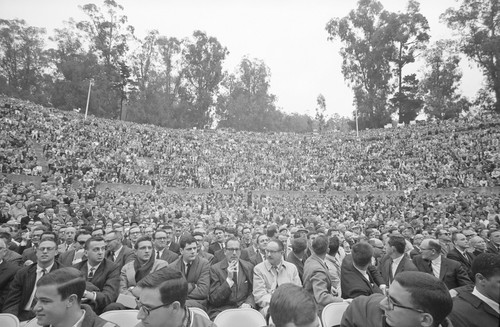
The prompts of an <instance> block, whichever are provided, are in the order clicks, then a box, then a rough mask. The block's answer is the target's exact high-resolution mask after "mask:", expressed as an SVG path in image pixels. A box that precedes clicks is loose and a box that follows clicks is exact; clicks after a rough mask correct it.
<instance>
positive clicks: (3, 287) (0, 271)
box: [0, 260, 19, 312]
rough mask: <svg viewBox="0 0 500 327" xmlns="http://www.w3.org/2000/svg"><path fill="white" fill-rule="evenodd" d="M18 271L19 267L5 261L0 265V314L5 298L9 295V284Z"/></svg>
mask: <svg viewBox="0 0 500 327" xmlns="http://www.w3.org/2000/svg"><path fill="white" fill-rule="evenodd" d="M18 270H19V265H18V264H17V263H14V262H8V261H5V260H3V261H2V263H0V312H2V308H3V304H4V302H5V298H6V297H7V295H8V293H9V284H10V283H11V282H12V280H13V279H14V276H15V275H16V272H17V271H18Z"/></svg>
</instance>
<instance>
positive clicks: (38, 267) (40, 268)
mask: <svg viewBox="0 0 500 327" xmlns="http://www.w3.org/2000/svg"><path fill="white" fill-rule="evenodd" d="M53 265H54V262H52V264H51V265H50V266H48V267H47V268H42V267H40V266H39V265H36V272H37V273H41V272H42V270H43V269H45V271H46V272H47V273H48V272H50V270H51V269H52V266H53Z"/></svg>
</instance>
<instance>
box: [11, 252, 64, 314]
mask: <svg viewBox="0 0 500 327" xmlns="http://www.w3.org/2000/svg"><path fill="white" fill-rule="evenodd" d="M61 267H62V266H61V264H60V263H59V262H57V261H55V262H54V265H53V266H52V269H51V270H50V271H49V272H51V271H54V270H56V269H59V268H61ZM36 268H37V264H36V263H32V264H31V265H29V266H27V267H23V268H21V269H20V270H18V271H17V273H16V274H15V276H14V280H13V281H12V283H11V284H10V289H9V294H8V295H7V298H6V299H5V303H4V306H3V312H5V313H11V314H13V315H15V316H17V317H18V318H19V320H20V321H24V320H29V319H32V318H34V317H35V314H34V313H33V312H32V311H25V310H24V307H25V306H26V305H27V304H28V301H29V300H30V297H31V293H33V289H34V288H35V284H36Z"/></svg>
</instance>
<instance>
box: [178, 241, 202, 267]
mask: <svg viewBox="0 0 500 327" xmlns="http://www.w3.org/2000/svg"><path fill="white" fill-rule="evenodd" d="M197 254H198V245H197V244H196V242H193V243H188V244H186V246H185V247H184V248H181V255H182V258H183V260H184V261H186V262H192V261H194V259H195V258H196V255H197Z"/></svg>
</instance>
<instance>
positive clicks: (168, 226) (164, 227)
mask: <svg viewBox="0 0 500 327" xmlns="http://www.w3.org/2000/svg"><path fill="white" fill-rule="evenodd" d="M167 229H170V230H174V227H173V226H172V225H165V226H163V230H167Z"/></svg>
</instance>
